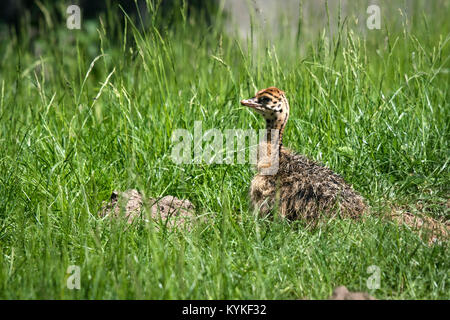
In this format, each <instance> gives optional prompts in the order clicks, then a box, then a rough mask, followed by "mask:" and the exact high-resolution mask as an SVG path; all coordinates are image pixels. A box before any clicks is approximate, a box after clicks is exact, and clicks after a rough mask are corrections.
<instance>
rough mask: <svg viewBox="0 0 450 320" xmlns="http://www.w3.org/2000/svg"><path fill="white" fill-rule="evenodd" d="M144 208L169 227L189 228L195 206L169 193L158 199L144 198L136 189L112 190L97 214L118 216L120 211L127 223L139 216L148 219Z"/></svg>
mask: <svg viewBox="0 0 450 320" xmlns="http://www.w3.org/2000/svg"><path fill="white" fill-rule="evenodd" d="M145 208H147V209H148V210H147V212H148V213H149V217H150V218H152V219H154V221H155V222H162V223H164V224H166V226H167V227H169V228H172V227H175V226H176V227H181V226H186V227H187V228H188V229H190V222H191V221H192V220H194V219H195V214H194V210H195V207H194V205H193V204H192V203H191V202H190V201H189V200H186V199H178V198H176V197H174V196H170V195H169V196H165V197H163V198H160V199H154V198H149V199H144V197H143V196H142V194H141V193H140V192H139V191H137V190H136V189H130V190H127V191H125V192H119V191H113V193H112V194H111V197H110V199H109V201H107V202H106V201H104V202H103V205H102V208H101V210H100V212H99V215H100V216H101V217H106V216H110V217H114V218H119V217H120V216H121V212H122V214H123V217H124V218H125V219H127V222H128V223H132V222H133V221H135V219H139V218H140V219H144V220H145V221H148V219H147V218H148V217H147V216H146V215H145V213H146V211H145V210H144V209H145ZM121 209H122V210H121Z"/></svg>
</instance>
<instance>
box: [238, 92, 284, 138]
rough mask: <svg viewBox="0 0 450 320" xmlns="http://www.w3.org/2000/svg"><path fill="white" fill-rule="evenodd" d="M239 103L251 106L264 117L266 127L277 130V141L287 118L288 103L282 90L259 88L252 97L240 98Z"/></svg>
mask: <svg viewBox="0 0 450 320" xmlns="http://www.w3.org/2000/svg"><path fill="white" fill-rule="evenodd" d="M241 104H242V105H244V106H247V107H250V108H252V109H253V110H255V111H256V112H257V113H259V114H261V115H262V116H263V117H264V118H265V119H266V128H267V129H268V130H269V129H276V130H279V131H280V132H279V143H280V146H281V144H282V137H283V131H284V127H285V125H286V121H287V119H288V118H289V103H288V101H287V99H286V95H285V93H284V91H282V90H280V89H278V88H275V87H269V88H267V89H263V90H260V91H258V92H257V93H256V95H255V96H254V97H253V98H250V99H246V100H242V101H241Z"/></svg>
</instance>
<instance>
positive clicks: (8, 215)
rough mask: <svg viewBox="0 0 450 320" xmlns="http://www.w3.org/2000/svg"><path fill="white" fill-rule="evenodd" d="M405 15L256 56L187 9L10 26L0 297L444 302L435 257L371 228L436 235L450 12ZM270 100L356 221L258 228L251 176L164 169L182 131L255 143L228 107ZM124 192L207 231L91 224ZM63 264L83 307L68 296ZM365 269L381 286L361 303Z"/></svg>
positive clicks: (251, 118)
mask: <svg viewBox="0 0 450 320" xmlns="http://www.w3.org/2000/svg"><path fill="white" fill-rule="evenodd" d="M414 3H415V5H416V6H417V7H416V10H415V11H414V12H415V13H414V15H412V16H405V15H402V14H400V11H399V10H398V9H397V8H402V4H403V1H396V2H395V3H394V4H392V2H391V4H390V6H391V7H390V8H391V9H392V11H389V10H391V9H386V8H384V7H383V11H382V13H383V12H387V11H389V12H391V14H390V15H391V18H390V19H384V20H382V21H383V24H382V29H381V30H370V31H369V30H366V31H364V32H362V31H361V28H360V27H361V23H363V25H364V24H365V21H362V22H361V21H360V22H359V25H358V27H357V25H356V22H355V19H353V18H352V17H349V19H347V20H345V22H344V18H345V17H344V16H339V12H334V11H333V12H329V16H330V17H331V19H330V21H332V22H331V23H330V24H331V25H332V28H334V30H338V32H334V34H333V36H332V37H329V33H328V31H327V30H330V28H331V27H330V26H327V25H325V26H322V27H321V31H320V33H317V34H316V33H314V34H313V33H311V32H308V30H305V29H304V28H301V31H300V32H299V33H297V34H294V35H293V36H287V35H286V36H283V34H280V35H278V36H276V37H273V38H272V39H270V40H268V39H266V38H264V34H263V32H261V30H259V29H258V28H252V33H251V37H250V38H248V39H247V40H243V41H241V40H238V39H237V38H236V37H234V36H233V34H230V33H229V32H224V31H223V30H224V29H225V28H224V25H225V23H226V19H225V18H222V15H219V16H218V17H217V19H216V20H215V22H214V23H213V24H212V25H206V24H205V23H202V22H201V21H200V20H195V19H192V18H187V17H186V12H185V11H184V10H183V9H179V10H177V12H176V15H177V17H178V19H177V20H176V22H175V23H173V24H172V25H171V26H170V27H167V26H164V21H160V20H161V19H158V18H157V17H158V15H157V14H156V15H152V14H150V20H149V26H148V27H147V29H146V31H143V30H142V29H141V28H138V27H135V26H134V25H133V24H132V23H131V22H130V21H127V23H126V24H125V25H124V24H123V23H122V24H120V23H119V22H120V21H119V19H120V18H118V17H117V16H114V15H112V14H110V15H105V16H103V18H102V21H103V23H100V22H98V21H83V22H82V29H81V30H68V29H67V28H66V26H65V21H63V22H58V20H57V19H56V18H55V17H56V16H57V12H63V13H64V12H65V8H64V7H56V8H49V9H48V11H46V14H45V15H43V18H42V19H41V20H40V22H39V28H38V29H33V28H32V27H31V24H30V23H28V22H27V20H26V16H25V20H24V23H23V24H22V26H23V27H22V29H21V30H19V32H18V35H15V36H10V35H8V34H7V33H3V34H2V38H1V41H0V56H1V59H0V298H2V299H13V298H22V299H35V298H44V299H299V298H305V299H325V298H327V297H328V296H330V294H331V292H332V290H333V288H334V287H336V286H338V285H345V286H347V287H348V288H349V289H351V290H355V291H367V292H369V293H370V294H372V295H373V296H375V297H376V298H379V299H449V298H450V287H449V285H450V283H449V281H450V279H449V271H450V265H449V261H450V259H449V251H448V240H446V239H441V241H438V242H437V243H435V244H434V245H429V244H428V243H427V241H426V240H424V239H423V238H421V237H420V236H419V235H418V233H417V232H415V231H414V230H412V229H411V228H409V227H407V226H399V225H397V224H395V223H393V222H391V221H389V220H388V219H385V218H384V216H385V215H386V214H388V213H389V212H391V211H392V210H394V209H402V210H407V211H409V212H411V213H413V214H415V215H426V216H429V217H432V218H433V219H436V220H438V221H442V222H448V219H449V194H450V192H449V191H450V190H449V188H450V175H449V158H450V152H449V138H450V128H449V125H450V107H449V90H448V89H449V83H450V81H449V71H450V61H449V56H450V55H449V53H450V43H449V42H450V41H449V40H450V22H449V20H448V16H447V15H446V14H445V12H448V11H449V3H448V2H446V1H442V2H439V1H436V2H435V1H433V2H431V3H432V4H427V2H426V1H415V2H414ZM421 6H427V10H425V9H422V8H421ZM430 6H431V9H430ZM323 10H326V9H325V7H324V9H323ZM362 10H363V11H362V15H363V16H367V15H366V13H365V7H364V8H363V9H362ZM430 10H431V11H430ZM44 17H46V18H45V19H44ZM300 22H301V21H300ZM300 26H301V23H300ZM31 34H33V36H31ZM271 85H275V86H277V87H279V88H281V89H283V90H284V91H286V93H287V96H288V99H289V101H290V104H291V118H290V120H289V122H288V124H287V127H286V132H285V135H284V143H285V145H287V146H288V147H290V148H291V149H294V150H296V151H298V152H299V153H302V154H305V155H308V156H309V157H311V158H313V159H316V160H318V161H320V162H322V163H324V164H326V165H327V166H329V167H331V168H333V170H334V171H336V172H338V173H340V174H341V175H342V176H344V177H345V179H346V180H347V181H348V182H350V183H351V184H353V186H354V187H355V189H357V190H359V191H360V192H361V194H362V195H364V197H365V198H366V199H367V201H368V203H369V204H370V206H371V207H372V214H371V216H370V217H369V218H368V219H367V220H365V221H361V222H353V221H348V220H344V219H333V220H329V221H323V223H321V224H319V226H317V227H316V228H314V229H311V228H308V227H306V226H305V224H304V223H302V222H292V223H289V222H286V221H280V220H277V219H276V220H274V221H272V220H270V219H262V218H257V217H256V215H255V214H254V213H253V212H252V211H251V210H250V208H249V203H248V187H249V184H250V181H251V178H252V176H253V175H254V169H253V168H252V166H251V165H226V164H213V165H207V164H185V165H176V164H175V163H174V162H173V161H172V160H171V158H170V154H171V146H172V141H171V136H172V132H173V131H174V130H175V129H178V128H181V129H187V130H189V131H191V132H192V131H193V127H194V121H202V125H203V128H204V130H206V129H210V128H217V129H219V130H225V129H232V128H236V129H248V128H255V129H260V128H263V126H264V123H263V121H262V119H261V118H258V117H256V116H255V115H254V114H253V113H251V112H250V111H249V110H247V109H244V107H242V106H240V104H239V101H240V100H241V99H243V98H248V97H251V96H252V95H253V94H254V93H255V91H256V90H257V89H262V88H265V87H268V86H271ZM129 188H137V189H139V190H141V191H142V192H144V193H145V194H147V195H148V196H152V197H158V196H163V195H168V194H170V195H174V196H177V197H179V198H188V199H190V200H191V201H192V202H193V203H194V204H195V206H196V208H197V214H198V215H204V216H206V217H208V220H207V221H208V222H207V223H200V224H198V225H196V226H195V227H194V228H193V230H191V231H185V230H168V229H165V228H160V229H155V228H154V226H153V225H152V224H145V223H140V222H137V223H135V224H132V225H127V224H126V223H125V222H123V221H118V220H109V219H100V218H99V217H98V214H97V213H98V211H99V209H100V207H101V205H102V201H104V200H107V199H108V198H109V196H110V194H111V192H112V191H113V190H125V189H129ZM71 265H77V266H79V267H80V271H81V288H80V289H79V290H69V289H68V288H67V286H66V281H67V279H68V276H69V275H70V274H68V273H67V269H68V267H69V266H71ZM371 265H375V266H377V267H379V270H380V272H381V273H380V275H381V277H380V287H379V289H370V290H369V289H368V288H367V286H366V281H367V279H368V278H369V277H370V276H371V273H368V271H367V268H368V267H369V266H371Z"/></svg>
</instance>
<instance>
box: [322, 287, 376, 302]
mask: <svg viewBox="0 0 450 320" xmlns="http://www.w3.org/2000/svg"><path fill="white" fill-rule="evenodd" d="M328 300H377V299H375V298H374V297H372V296H371V295H369V294H368V293H367V292H351V291H349V290H348V289H347V288H346V287H345V286H340V287H337V288H336V289H334V290H333V295H332V296H331V297H330V298H328Z"/></svg>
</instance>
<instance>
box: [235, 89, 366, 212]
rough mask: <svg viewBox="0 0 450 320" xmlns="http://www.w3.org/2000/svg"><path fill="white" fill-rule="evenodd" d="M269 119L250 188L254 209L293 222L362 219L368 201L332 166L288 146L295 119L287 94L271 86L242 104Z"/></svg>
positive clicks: (242, 101)
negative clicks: (285, 142)
mask: <svg viewBox="0 0 450 320" xmlns="http://www.w3.org/2000/svg"><path fill="white" fill-rule="evenodd" d="M241 104H242V105H243V106H246V107H249V108H250V109H252V110H253V111H255V112H256V113H257V114H259V115H261V116H262V117H263V118H264V119H265V120H266V130H265V133H266V137H264V138H265V139H264V140H265V141H263V142H262V143H261V144H260V145H259V149H258V150H259V153H258V159H257V173H256V175H255V176H254V178H253V180H252V181H251V184H250V190H249V196H250V201H251V206H252V207H253V208H254V209H256V210H257V211H259V214H260V215H264V216H267V215H269V214H271V213H275V211H276V212H278V215H279V216H281V217H282V218H286V219H289V220H317V219H318V218H320V217H322V216H336V215H339V216H341V217H350V218H359V217H361V216H362V215H363V214H364V213H365V212H366V210H367V205H366V203H365V199H364V198H363V197H362V196H361V195H360V194H359V193H358V192H357V191H355V190H354V189H353V188H352V186H351V185H349V184H348V183H347V182H346V181H345V180H344V179H343V178H342V177H341V176H340V175H339V174H337V173H335V172H333V171H332V170H331V169H330V168H328V167H326V166H324V165H322V164H320V163H318V162H316V161H314V160H311V159H309V158H307V157H306V156H304V155H301V154H298V153H296V152H294V151H292V150H290V149H288V148H285V147H284V146H283V133H284V129H285V126H286V123H287V120H288V118H289V103H288V100H287V98H286V94H285V92H284V91H282V90H280V89H278V88H276V87H269V88H266V89H263V90H260V91H258V92H257V93H256V95H255V96H254V97H252V98H250V99H244V100H241Z"/></svg>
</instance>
